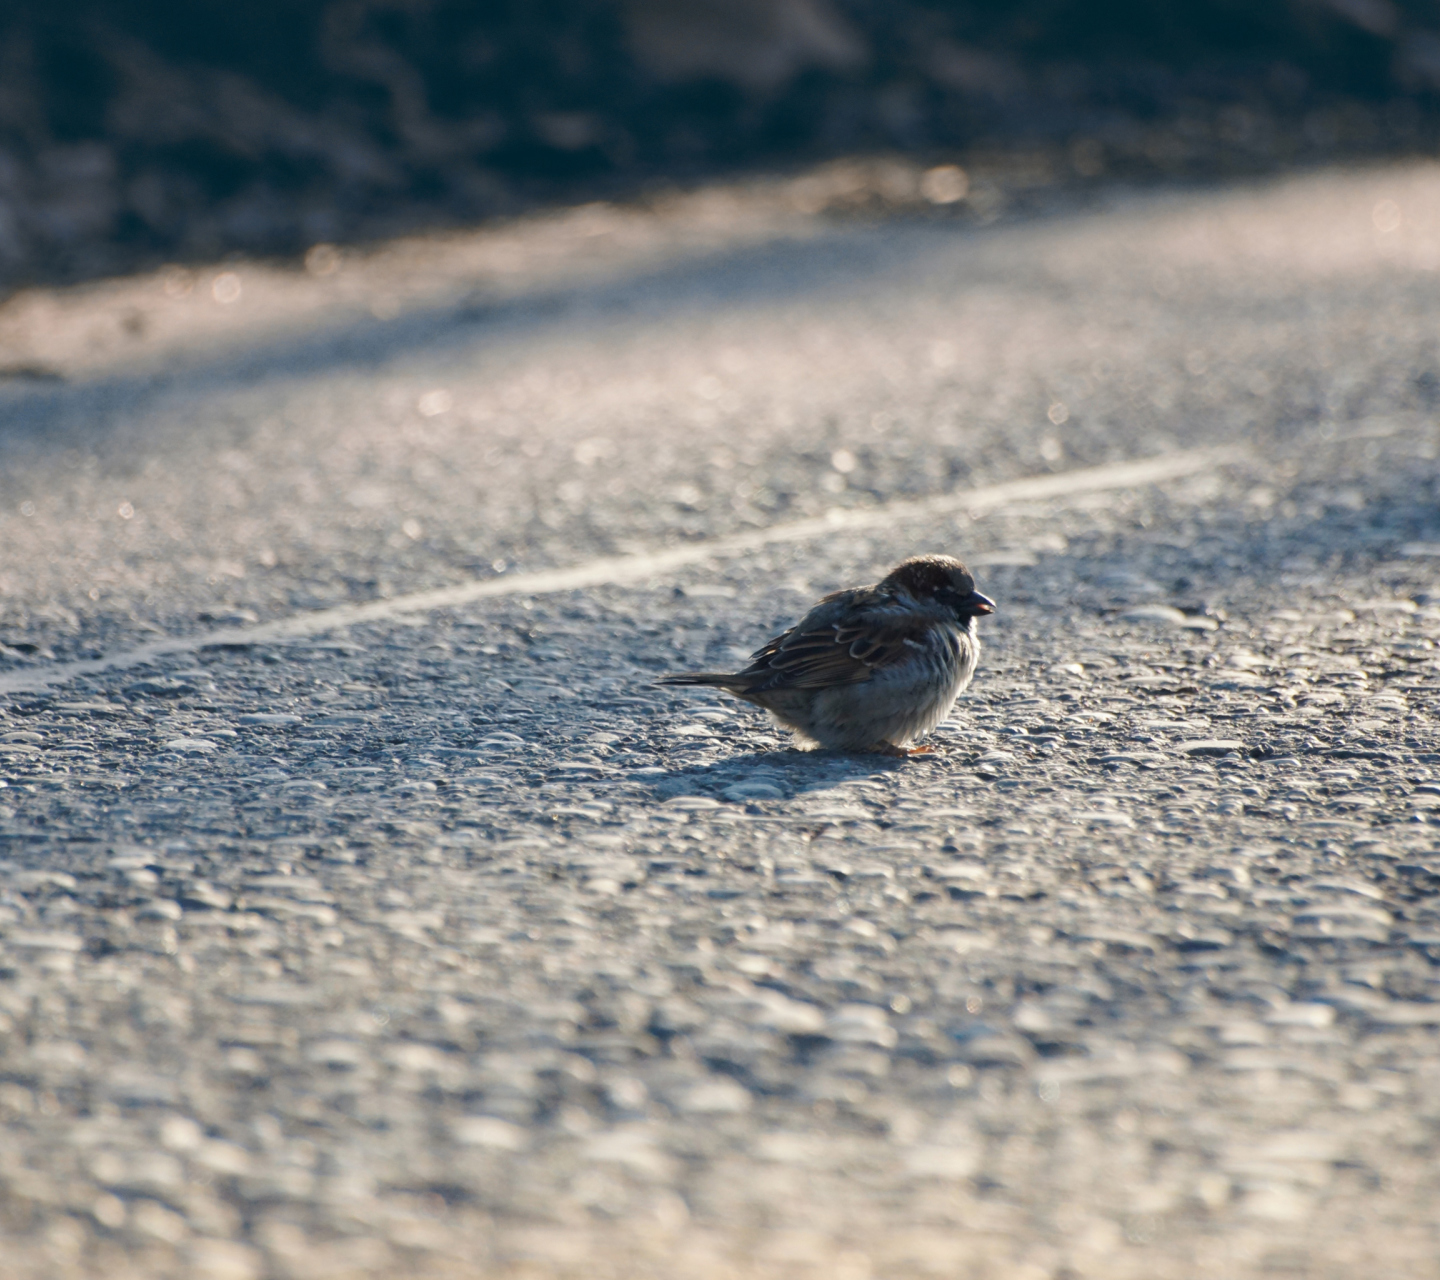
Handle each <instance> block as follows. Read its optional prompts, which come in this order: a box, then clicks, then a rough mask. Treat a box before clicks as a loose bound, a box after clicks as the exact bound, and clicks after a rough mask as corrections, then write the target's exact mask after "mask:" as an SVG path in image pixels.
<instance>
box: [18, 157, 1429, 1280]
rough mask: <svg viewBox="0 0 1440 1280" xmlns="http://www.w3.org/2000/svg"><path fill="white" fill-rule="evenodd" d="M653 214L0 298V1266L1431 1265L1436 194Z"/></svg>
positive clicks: (466, 1270)
mask: <svg viewBox="0 0 1440 1280" xmlns="http://www.w3.org/2000/svg"><path fill="white" fill-rule="evenodd" d="M690 199H691V200H692V201H693V203H692V204H690V205H683V206H680V205H677V206H676V207H674V208H670V209H668V210H661V211H658V212H648V213H645V214H644V215H643V216H642V215H641V214H638V213H634V212H626V211H619V210H606V209H594V208H592V209H589V210H582V211H579V212H577V213H575V214H570V215H564V216H560V217H556V218H553V219H550V220H548V221H542V222H538V223H535V224H523V225H520V226H517V227H514V228H510V229H507V230H506V231H505V232H503V233H498V232H497V233H489V234H488V235H487V236H477V237H471V238H457V239H455V240H453V241H447V242H444V243H437V244H430V245H414V246H408V247H407V246H400V247H396V248H394V249H391V250H385V251H380V252H378V253H377V254H376V255H374V257H373V258H370V259H362V258H358V257H345V256H343V255H342V256H340V257H337V258H333V259H332V258H327V257H324V256H323V255H322V256H321V257H319V258H317V259H316V260H315V261H313V262H312V263H311V270H310V271H309V272H308V273H306V274H300V273H294V274H292V275H287V274H286V273H284V272H282V271H280V270H278V269H261V268H253V269H252V268H247V267H245V266H243V265H241V266H236V265H234V264H231V265H229V266H225V267H217V268H216V269H215V270H214V271H213V272H210V273H198V274H193V275H183V276H182V275H179V274H176V273H168V274H162V275H160V276H157V277H154V278H152V279H146V280H141V281H134V282H122V283H117V284H109V285H103V286H94V287H92V288H90V289H89V290H87V291H84V292H83V293H77V294H74V295H61V296H38V295H36V296H27V297H23V298H19V299H15V300H12V302H11V303H9V304H7V306H6V307H4V308H0V339H3V341H4V342H5V343H7V344H8V345H7V347H6V350H7V357H6V358H7V360H10V365H9V367H10V368H11V370H12V375H13V376H11V377H10V378H9V379H8V380H7V381H5V382H3V383H0V413H3V422H4V426H3V428H0V450H3V453H0V543H3V545H4V546H5V548H6V555H5V557H4V560H3V563H0V591H3V593H4V594H3V596H0V607H3V610H4V612H3V615H0V643H3V644H4V645H5V646H7V647H6V648H5V650H4V651H3V653H0V690H3V692H0V698H3V706H4V712H3V715H0V762H3V763H0V777H3V779H4V780H5V782H6V783H7V785H6V787H5V788H4V789H3V790H0V845H3V849H0V856H3V857H4V859H5V861H4V862H3V863H0V891H3V895H4V896H3V898H0V929H3V943H0V972H3V974H4V978H3V981H0V1113H3V1117H4V1122H5V1125H6V1128H5V1130H4V1137H5V1149H6V1152H7V1155H6V1158H5V1160H4V1161H0V1188H3V1191H0V1232H3V1233H4V1240H5V1251H4V1259H5V1265H6V1266H7V1267H8V1268H10V1271H11V1272H12V1273H13V1274H15V1275H16V1276H22V1277H29V1276H32V1275H33V1276H45V1277H67V1276H72V1275H73V1276H81V1275H91V1274H101V1273H105V1274H107V1275H110V1276H127V1275H134V1276H145V1277H152V1276H167V1275H175V1276H185V1277H192V1276H205V1277H227V1278H228V1277H235V1278H236V1280H248V1278H249V1277H256V1278H257V1280H258V1278H260V1277H269V1276H278V1277H289V1276H296V1277H310V1276H314V1277H327V1278H328V1277H333V1276H352V1275H353V1276H369V1275H375V1276H392V1275H397V1274H398V1275H411V1274H413V1275H429V1274H438V1275H455V1276H479V1275H512V1274H513V1275H517V1276H518V1275H535V1276H550V1275H557V1276H558V1275H571V1274H574V1275H580V1274H584V1275H587V1276H588V1275H616V1276H626V1277H629V1276H637V1275H650V1274H653V1275H656V1276H674V1275H686V1276H699V1277H703V1276H709V1275H716V1276H721V1275H726V1276H728V1275H740V1276H749V1275H754V1276H766V1277H768V1276H801V1275H815V1276H821V1275H824V1276H839V1275H843V1276H852V1277H857V1278H860V1277H866V1276H875V1277H891V1276H910V1275H915V1276H976V1277H991V1276H994V1277H1002V1276H1003V1277H1027V1278H1028V1277H1035V1278H1036V1280H1039V1278H1041V1277H1053V1278H1056V1280H1058V1278H1059V1277H1062V1276H1095V1277H1105V1278H1106V1280H1109V1278H1111V1277H1125V1276H1135V1277H1164V1276H1175V1277H1190V1276H1196V1275H1205V1276H1216V1277H1222V1276H1223V1277H1232V1276H1249V1275H1262V1274H1271V1273H1275V1272H1277V1271H1280V1272H1286V1273H1294V1274H1304V1275H1313V1276H1335V1277H1340V1276H1345V1277H1351V1276H1354V1275H1355V1274H1356V1273H1357V1271H1358V1270H1360V1269H1361V1268H1366V1269H1368V1270H1369V1271H1371V1272H1377V1273H1378V1272H1383V1273H1384V1274H1385V1275H1387V1276H1397V1277H1407V1276H1416V1277H1423V1276H1433V1275H1434V1274H1436V1269H1435V1261H1434V1260H1435V1258H1436V1257H1437V1256H1440V1239H1437V1235H1440V1231H1437V1228H1440V1222H1437V1219H1436V1210H1435V1206H1436V1204H1440V1187H1437V1185H1436V1181H1437V1176H1436V1173H1435V1169H1436V1160H1435V1156H1436V1151H1435V1133H1434V1114H1435V1103H1434V1099H1435V1097H1436V1085H1437V1076H1440V1057H1437V1053H1436V1038H1437V1028H1440V999H1437V998H1436V997H1437V996H1440V987H1437V984H1436V982H1435V981H1434V980H1433V976H1434V974H1435V973H1436V970H1435V967H1434V965H1435V962H1436V961H1437V960H1440V913H1437V911H1436V909H1435V906H1434V904H1435V903H1436V902H1440V898H1437V897H1436V886H1437V883H1440V829H1437V826H1436V825H1434V824H1432V822H1431V817H1432V815H1433V814H1436V813H1440V770H1437V767H1436V766H1437V764H1440V729H1437V726H1436V719H1435V714H1436V710H1437V692H1440V669H1437V666H1436V658H1435V655H1436V652H1437V651H1436V650H1435V648H1434V641H1435V638H1436V637H1437V636H1440V586H1437V585H1436V566H1437V565H1440V514H1437V502H1440V489H1437V484H1440V465H1437V461H1436V459H1437V453H1440V431H1437V424H1436V421H1435V414H1436V404H1437V401H1440V368H1437V363H1436V339H1435V333H1436V331H1437V329H1436V321H1437V318H1440V314H1437V313H1440V305H1437V304H1440V279H1437V275H1436V268H1437V267H1440V215H1434V216H1435V218H1436V221H1435V222H1433V223H1432V222H1431V221H1430V219H1431V217H1432V211H1434V210H1436V209H1440V170H1437V169H1435V168H1433V167H1430V166H1414V167H1410V168H1388V169H1377V170H1373V171H1368V172H1351V173H1337V174H1317V175H1310V176H1304V177H1299V178H1291V179H1284V180H1276V181H1274V182H1272V183H1268V184H1257V185H1255V186H1252V187H1249V188H1245V189H1234V190H1226V191H1197V192H1188V193H1179V192H1171V193H1168V194H1159V195H1156V194H1150V195H1135V194H1129V195H1127V194H1125V193H1118V192H1117V193H1112V194H1111V195H1110V196H1108V197H1106V198H1105V199H1104V200H1102V201H1100V202H1099V203H1098V204H1096V203H1094V202H1092V203H1091V204H1090V205H1089V206H1088V207H1086V208H1083V209H1082V208H1078V207H1077V208H1075V209H1073V210H1071V211H1069V212H1067V211H1066V209H1065V208H1064V207H1063V206H1057V207H1056V208H1053V209H1051V210H1050V211H1049V212H1048V213H1045V214H1044V215H1043V216H1038V215H1037V216H1034V217H1031V218H1029V219H1026V220H1021V219H1018V218H1014V219H1010V220H1007V219H1005V218H1003V217H1002V218H1000V219H999V220H997V221H995V222H994V223H993V224H991V225H989V226H979V225H976V224H975V223H974V222H973V221H971V222H966V221H963V220H958V219H957V220H954V221H946V220H944V219H936V218H918V217H917V218H915V219H911V220H897V221H891V222H887V223H864V222H861V221H857V220H848V221H835V220H827V219H826V218H823V217H817V216H813V215H811V214H807V213H805V211H804V210H803V209H797V208H796V207H795V205H794V202H793V201H791V202H790V203H786V201H785V200H780V199H778V198H776V197H775V195H774V192H773V191H772V190H770V189H766V190H765V191H760V192H757V193H754V198H753V200H749V201H747V199H746V196H745V192H744V191H743V190H739V189H737V190H735V191H731V192H730V193H728V194H727V195H726V196H725V198H724V200H718V199H711V200H709V201H708V203H707V201H706V199H705V198H704V197H703V196H696V197H691V198H690ZM706 219H709V221H706ZM537 246H539V247H537ZM136 317H139V318H138V319H137V318H136ZM7 326H8V327H7ZM12 356H13V359H11V357H12ZM1176 457H1183V458H1184V459H1187V460H1188V461H1186V462H1185V465H1183V466H1175V467H1172V468H1171V472H1170V473H1169V474H1168V475H1167V476H1166V478H1161V479H1156V480H1154V481H1153V482H1148V483H1145V484H1134V483H1128V482H1123V477H1124V476H1125V475H1127V474H1130V473H1126V472H1123V471H1121V470H1119V468H1120V467H1122V466H1123V465H1125V464H1128V463H1130V462H1133V461H1136V460H1146V459H1161V460H1163V459H1174V458H1176ZM1107 468H1108V470H1107ZM1082 472H1083V473H1085V474H1087V475H1089V476H1091V477H1092V478H1091V479H1090V480H1086V481H1084V482H1083V483H1082V482H1078V481H1077V482H1075V483H1073V484H1072V483H1069V482H1061V483H1058V484H1057V485H1056V486H1054V487H1053V488H1051V489H1047V490H1043V491H1039V490H1037V491H1034V492H1033V493H1031V494H1030V496H1026V495H1025V494H1024V493H1021V492H1019V491H1012V490H997V489H996V488H995V486H997V485H1003V484H1005V483H1006V482H1009V481H1012V480H1017V479H1020V478H1024V477H1038V476H1057V475H1070V474H1071V473H1076V474H1079V473H1082ZM1156 474H1157V475H1158V474H1159V473H1158V472H1157V473H1156ZM1107 476H1109V477H1110V478H1109V479H1107V478H1106V477H1107ZM1116 477H1120V479H1116ZM997 493H999V494H1000V496H999V497H995V496H994V495H995V494H997ZM946 494H974V495H976V496H975V497H974V498H973V500H971V501H969V502H967V501H964V500H956V501H950V502H946V501H939V499H940V498H941V495H946ZM987 494H988V495H991V496H990V497H986V496H984V495H987ZM1006 494H1009V495H1010V496H1008V497H1006V496H1005V495H1006ZM929 498H935V499H937V502H936V503H935V504H933V505H932V506H930V507H928V508H927V507H925V506H924V503H925V501H926V500H927V499H929ZM883 512H891V513H892V514H893V520H892V519H888V518H878V515H877V513H883ZM827 513H832V514H827ZM812 518H817V519H818V520H819V521H820V522H821V523H820V524H818V525H815V526H805V527H803V528H801V530H800V533H799V534H797V535H796V536H795V537H794V538H790V539H788V540H771V539H769V537H768V535H766V534H765V533H764V531H766V530H774V529H776V528H780V527H786V528H789V527H793V526H794V524H795V522H798V521H805V520H810V519H812ZM802 534H803V535H804V536H801V535H802ZM707 539H715V540H718V541H717V544H716V547H715V548H714V549H713V554H711V555H709V556H708V557H701V556H700V555H699V554H698V553H695V554H687V555H684V556H680V557H677V558H674V559H671V560H669V561H666V560H665V559H664V558H663V553H665V551H666V549H668V548H675V547H681V546H696V545H699V544H700V543H702V542H704V541H705V540H707ZM917 550H949V551H953V552H956V553H958V554H961V555H963V556H965V557H966V558H967V559H969V560H970V561H971V563H972V564H973V565H974V566H975V567H976V572H977V578H978V580H979V582H980V585H981V588H982V589H983V590H985V591H986V592H987V594H989V595H991V596H993V597H995V598H996V599H997V601H998V602H999V604H1000V610H999V612H998V613H997V614H996V615H995V617H994V618H991V619H985V620H984V624H983V625H984V628H985V637H986V644H987V648H986V651H985V654H984V657H983V660H982V669H981V673H980V676H979V677H978V678H977V681H976V684H975V686H974V688H973V689H972V691H971V693H970V694H969V695H967V697H966V699H965V700H964V701H963V703H962V705H961V707H960V708H959V710H958V711H957V714H956V715H955V717H954V719H953V720H952V722H951V723H950V724H949V725H948V726H947V727H946V728H945V729H943V730H942V731H941V732H940V733H939V734H938V735H937V741H938V745H939V746H940V748H941V750H940V751H939V752H938V753H937V755H936V756H935V757H933V758H930V759H927V760H924V761H914V762H903V763H899V762H893V761H879V760H875V759H867V758H855V757H836V756H825V755H801V754H797V753H794V752H791V751H789V750H787V748H786V743H785V741H784V740H783V738H782V736H781V735H779V734H777V733H776V732H775V731H773V730H772V729H770V728H769V727H768V726H767V725H765V723H764V722H763V721H762V720H761V719H760V718H759V717H758V715H755V714H753V713H752V712H751V711H750V710H749V709H746V708H741V707H737V706H736V705H734V704H731V703H727V702H725V701H723V700H722V699H720V698H719V697H718V696H710V695H708V694H706V695H689V694H687V695H685V696H677V695H676V693H675V692H674V691H671V690H665V691H661V690H657V689H656V688H654V687H653V685H652V684H651V680H652V678H653V676H654V675H656V674H659V673H661V672H663V671H669V670H676V669H685V668H690V667H700V666H706V667H713V666H717V665H724V664H726V663H729V662H733V661H736V660H738V659H739V658H741V657H743V655H744V653H745V652H747V651H748V650H749V649H751V648H753V647H755V646H756V645H757V644H758V643H760V642H761V641H763V640H764V639H765V638H766V637H767V636H768V635H770V634H772V631H773V629H774V628H775V627H776V626H777V625H781V624H784V623H785V622H787V621H789V620H791V619H793V618H794V617H795V616H796V614H797V613H798V611H799V610H800V609H801V608H803V606H804V605H805V604H806V603H807V602H808V601H809V600H810V599H813V598H814V597H815V596H816V595H818V594H820V593H822V592H823V591H826V590H829V589H832V588H834V587H836V586H839V585H847V584H851V583H855V582H860V581H865V580H869V579H873V577H875V576H876V575H878V574H879V573H880V572H883V570H884V569H886V568H888V567H889V566H890V565H891V564H892V563H893V562H894V561H895V560H897V559H899V558H900V557H901V556H903V555H905V554H909V553H911V552H913V551H917ZM647 555H649V556H654V557H656V558H655V560H654V572H653V574H650V575H649V576H640V575H638V574H636V573H634V572H628V571H627V572H620V571H615V570H612V569H610V568H607V567H606V566H613V565H617V564H622V563H629V564H631V565H632V566H633V565H634V564H635V563H637V562H636V561H635V560H634V559H631V560H628V561H627V560H626V557H632V558H633V557H638V556H647ZM568 567H575V568H576V569H577V572H580V574H581V579H583V582H584V585H583V586H579V587H570V588H567V589H565V590H545V589H543V588H544V587H545V583H546V581H547V580H546V579H544V578H531V577H527V576H525V575H540V574H543V573H544V572H545V571H547V570H551V569H564V568H568ZM507 578H508V579H511V580H512V586H513V587H514V589H513V590H512V589H511V588H510V587H507V586H505V585H504V584H505V582H506V579H507ZM476 583H495V584H497V585H496V586H495V587H493V588H488V587H487V588H485V589H484V590H480V589H477V588H475V587H474V586H473V584H476ZM527 584H529V585H527ZM442 590H450V591H451V592H452V596H451V597H449V598H448V599H449V603H447V604H446V605H445V606H444V607H437V608H425V609H418V608H416V607H414V603H415V602H411V601H408V600H407V597H409V596H411V595H414V594H415V593H420V592H427V591H442ZM487 591H493V592H494V594H488V595H487V594H486V592H487ZM467 593H468V594H467ZM386 602H389V603H388V604H387V603H386ZM422 603H423V602H422ZM355 606H365V607H367V608H368V609H369V612H368V613H365V614H363V615H357V616H358V617H359V620H358V621H354V622H353V625H347V626H339V625H336V626H334V627H333V628H332V629H329V630H325V629H323V627H321V626H320V625H319V624H316V625H302V624H301V623H298V622H293V621H292V620H296V619H304V618H308V617H312V616H313V615H315V614H317V613H321V612H322V611H325V610H331V611H343V610H345V609H348V608H352V607H355ZM324 616H325V618H326V619H333V620H334V621H335V622H337V623H338V622H340V621H349V620H350V618H349V615H345V614H344V613H343V612H341V613H331V614H326V615H324ZM287 626H288V627H290V630H288V631H287V630H286V628H287ZM325 626H330V622H329V621H326V622H325ZM167 639H174V640H177V641H183V643H179V644H174V645H169V646H167V645H166V643H165V642H166V640H167ZM146 646H149V648H148V649H147V648H146ZM137 651H138V652H139V653H140V654H141V656H142V657H143V656H145V655H147V654H148V660H147V661H145V662H137V661H135V660H133V657H132V659H126V655H127V654H129V655H134V654H135V653H136V652H137ZM102 660H104V661H108V662H111V663H112V665H110V666H104V665H103V663H102ZM87 663H88V664H98V665H90V666H86V665H83V664H87ZM74 664H81V665H74ZM67 677H68V678H67ZM47 682H48V683H47Z"/></svg>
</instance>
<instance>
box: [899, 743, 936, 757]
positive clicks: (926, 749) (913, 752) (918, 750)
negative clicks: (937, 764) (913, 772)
mask: <svg viewBox="0 0 1440 1280" xmlns="http://www.w3.org/2000/svg"><path fill="white" fill-rule="evenodd" d="M905 754H906V755H907V756H933V755H934V754H935V748H934V747H932V746H931V745H930V744H929V743H926V744H924V745H923V746H919V747H911V748H910V749H909V750H907V751H906V752H905Z"/></svg>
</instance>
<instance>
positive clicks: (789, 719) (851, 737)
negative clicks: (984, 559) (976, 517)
mask: <svg viewBox="0 0 1440 1280" xmlns="http://www.w3.org/2000/svg"><path fill="white" fill-rule="evenodd" d="M994 612H995V603H994V601H992V600H989V599H987V598H986V597H985V596H982V595H981V594H980V593H979V592H978V591H976V590H975V579H974V578H972V577H971V576H970V573H969V571H968V570H967V569H966V568H965V566H964V565H963V564H961V563H960V561H958V560H956V559H955V558H954V557H952V556H916V557H914V558H913V559H910V560H906V561H905V562H904V563H903V564H901V565H898V566H897V567H896V568H894V569H892V570H891V571H890V573H888V574H887V575H886V576H885V577H884V578H882V579H881V580H880V581H879V582H877V583H876V584H875V585H874V586H872V587H854V588H851V589H850V590H849V591H837V592H835V593H834V594H833V595H828V596H826V597H825V598H824V599H823V600H821V601H820V602H819V603H818V604H816V605H815V607H814V608H813V609H811V610H810V612H809V613H807V614H806V615H805V616H804V617H803V618H801V619H800V621H799V622H797V623H796V624H795V625H794V626H793V627H791V628H790V630H788V631H786V632H784V633H783V634H781V635H778V636H776V637H775V638H774V639H773V640H771V641H770V642H769V644H767V645H765V646H764V648H762V649H760V650H758V651H757V652H756V653H755V654H754V655H753V656H752V657H751V660H750V665H749V666H748V667H746V668H745V669H744V670H743V671H737V672H735V673H734V674H727V673H724V672H716V671H705V672H698V673H696V674H694V675H677V676H667V677H665V678H664V679H662V680H661V681H660V683H661V684H667V685H711V686H714V687H715V688H718V689H724V690H725V691H726V692H727V693H733V694H734V695H735V696H736V697H737V698H742V699H744V700H745V701H746V702H753V703H754V704H755V705H756V706H759V707H764V708H765V709H766V710H767V711H769V712H770V714H771V715H773V716H774V717H775V718H776V719H777V720H778V721H779V722H780V723H781V724H783V725H785V726H786V727H788V728H790V729H794V730H795V732H796V733H798V734H799V735H800V736H801V737H802V738H805V739H807V740H808V741H810V742H813V743H816V744H818V745H820V746H822V747H829V748H831V749H834V750H840V751H883V752H885V753H887V754H890V755H907V754H909V748H910V744H911V743H913V742H915V741H917V740H918V739H920V738H923V737H924V736H925V735H926V734H927V733H929V732H930V730H932V729H933V728H934V727H935V726H936V725H938V724H939V723H940V722H941V721H942V720H944V719H945V717H946V716H947V715H949V714H950V708H951V707H953V706H954V705H955V699H956V698H958V697H959V696H960V694H961V693H962V692H964V690H965V687H966V686H967V685H968V684H969V683H970V680H971V678H972V677H973V676H974V674H975V664H976V662H977V661H978V659H979V656H980V638H979V636H978V635H977V634H976V631H975V619H976V618H977V617H979V616H980V615H982V614H986V613H994Z"/></svg>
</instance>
